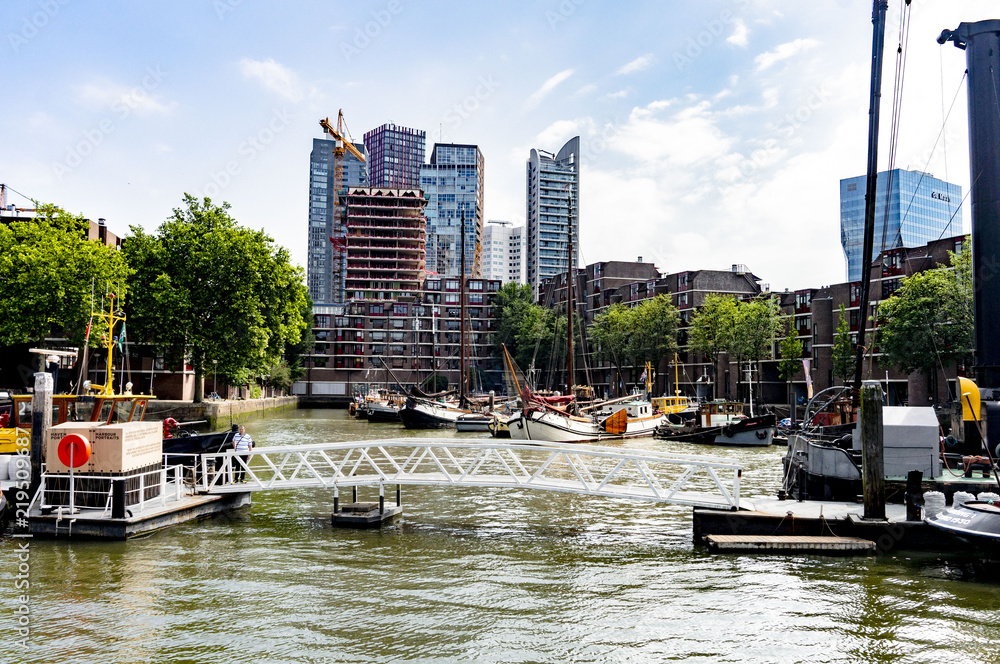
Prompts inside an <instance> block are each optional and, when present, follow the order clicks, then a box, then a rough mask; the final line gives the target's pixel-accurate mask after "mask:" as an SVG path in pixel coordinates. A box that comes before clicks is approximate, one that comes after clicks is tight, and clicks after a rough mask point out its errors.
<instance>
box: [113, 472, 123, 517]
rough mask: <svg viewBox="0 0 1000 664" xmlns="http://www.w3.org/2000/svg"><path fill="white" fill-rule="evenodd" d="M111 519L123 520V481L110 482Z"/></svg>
mask: <svg viewBox="0 0 1000 664" xmlns="http://www.w3.org/2000/svg"><path fill="white" fill-rule="evenodd" d="M111 518H112V519H124V518H125V480H123V479H122V480H111Z"/></svg>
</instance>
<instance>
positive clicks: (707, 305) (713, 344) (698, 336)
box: [688, 293, 736, 397]
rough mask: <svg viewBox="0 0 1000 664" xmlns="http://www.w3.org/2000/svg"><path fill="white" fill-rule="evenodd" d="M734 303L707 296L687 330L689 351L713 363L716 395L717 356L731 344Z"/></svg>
mask: <svg viewBox="0 0 1000 664" xmlns="http://www.w3.org/2000/svg"><path fill="white" fill-rule="evenodd" d="M735 325H736V300H735V299H734V298H733V297H732V296H729V295H716V294H714V293H713V294H709V295H707V296H706V297H705V301H704V302H703V303H702V305H701V306H700V307H698V309H697V310H696V311H695V314H694V317H693V318H692V319H691V326H690V328H689V331H688V348H689V349H690V350H692V351H695V352H698V353H703V354H704V355H705V356H707V357H708V358H709V359H710V360H711V363H712V393H713V396H716V397H717V396H718V382H719V381H718V368H719V356H721V355H722V354H723V353H725V352H728V351H729V350H730V349H731V348H732V344H733V330H734V328H735Z"/></svg>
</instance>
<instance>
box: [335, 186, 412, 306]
mask: <svg viewBox="0 0 1000 664" xmlns="http://www.w3.org/2000/svg"><path fill="white" fill-rule="evenodd" d="M345 201H346V203H345V205H346V208H347V214H346V230H347V235H346V238H345V246H343V247H342V249H343V250H344V253H345V255H346V263H347V264H346V275H345V297H344V301H347V300H392V299H395V298H397V297H400V296H403V295H410V296H413V295H416V293H417V291H418V290H420V289H421V288H422V287H423V281H424V245H425V241H426V226H427V220H426V219H425V218H424V206H425V205H427V201H426V200H425V199H424V196H423V194H422V193H421V191H420V190H419V189H389V188H385V187H351V188H349V189H348V190H347V195H346V196H345Z"/></svg>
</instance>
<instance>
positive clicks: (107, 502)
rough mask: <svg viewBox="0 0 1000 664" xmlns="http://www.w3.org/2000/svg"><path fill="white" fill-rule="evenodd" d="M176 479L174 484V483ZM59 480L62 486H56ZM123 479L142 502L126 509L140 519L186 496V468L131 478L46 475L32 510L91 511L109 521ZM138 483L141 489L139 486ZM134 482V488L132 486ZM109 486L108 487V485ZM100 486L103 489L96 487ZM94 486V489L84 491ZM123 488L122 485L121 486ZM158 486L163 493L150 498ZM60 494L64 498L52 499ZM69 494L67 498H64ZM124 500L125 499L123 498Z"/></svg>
mask: <svg viewBox="0 0 1000 664" xmlns="http://www.w3.org/2000/svg"><path fill="white" fill-rule="evenodd" d="M170 477H172V478H173V479H172V481H171V480H170ZM56 480H58V481H59V482H58V486H54V485H56V484H57V483H56ZM118 480H123V481H125V483H126V486H128V489H126V491H127V493H136V492H138V502H135V503H131V504H126V505H125V509H126V510H128V511H129V512H130V513H131V515H132V516H139V515H141V514H143V512H145V511H146V510H147V509H155V508H158V507H165V506H166V505H167V503H168V502H175V501H179V500H181V499H182V498H183V497H184V495H185V492H186V490H185V482H184V468H183V466H179V465H177V466H165V467H163V468H160V469H159V470H150V471H144V472H135V473H131V474H129V475H95V474H91V473H87V474H81V473H74V474H73V476H72V477H70V475H69V473H49V472H44V471H43V472H42V480H41V483H40V485H39V487H38V491H37V492H36V493H35V496H34V499H33V500H32V505H31V507H32V508H36V507H37V508H38V509H40V510H43V511H45V512H49V511H55V512H56V513H57V514H61V513H63V512H64V511H65V512H66V514H67V516H68V515H70V514H79V513H82V512H87V513H88V514H87V515H88V516H92V517H97V518H108V517H109V516H111V507H112V500H113V495H114V491H115V486H116V481H118ZM136 480H137V486H136ZM130 483H131V486H129V484H130ZM105 484H106V485H107V486H106V487H105V486H104V485H105ZM94 485H97V486H98V487H99V488H94ZM81 486H83V487H90V488H81ZM118 486H121V484H118ZM154 486H158V487H159V492H158V495H156V496H155V497H153V498H148V499H147V498H146V493H147V490H148V489H150V488H151V487H154ZM53 495H58V496H59V498H60V499H58V500H54V501H50V500H49V499H48V498H49V497H53ZM63 495H65V499H62V496H63ZM123 500H124V499H123Z"/></svg>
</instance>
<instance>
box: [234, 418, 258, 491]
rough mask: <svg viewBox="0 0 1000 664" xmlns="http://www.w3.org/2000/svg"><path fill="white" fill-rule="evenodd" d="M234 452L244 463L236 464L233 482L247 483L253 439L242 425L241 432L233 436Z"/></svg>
mask: <svg viewBox="0 0 1000 664" xmlns="http://www.w3.org/2000/svg"><path fill="white" fill-rule="evenodd" d="M233 450H235V452H236V455H237V456H239V458H240V459H241V460H242V461H243V463H241V464H236V473H235V476H234V477H233V482H246V465H247V464H249V463H250V453H251V452H252V451H253V438H251V437H250V435H249V434H248V433H247V428H246V427H245V426H243V425H242V424H241V425H240V431H239V433H237V434H236V435H235V436H233Z"/></svg>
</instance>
